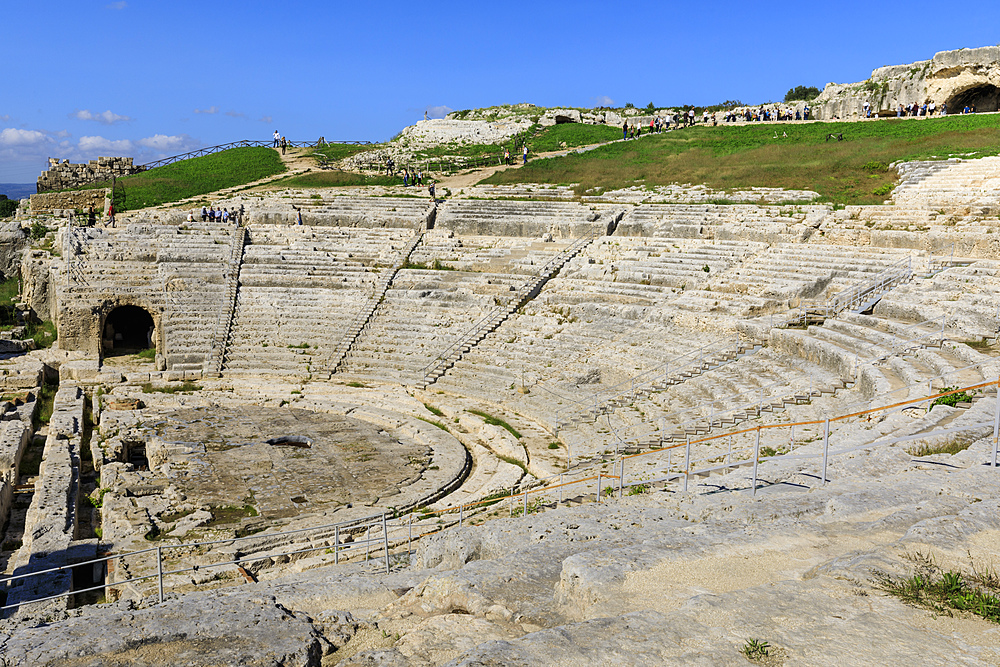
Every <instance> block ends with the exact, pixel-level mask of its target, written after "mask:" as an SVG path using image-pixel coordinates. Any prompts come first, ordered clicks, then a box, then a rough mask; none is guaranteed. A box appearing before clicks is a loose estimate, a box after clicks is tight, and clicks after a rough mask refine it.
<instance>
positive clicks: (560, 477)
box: [556, 474, 565, 507]
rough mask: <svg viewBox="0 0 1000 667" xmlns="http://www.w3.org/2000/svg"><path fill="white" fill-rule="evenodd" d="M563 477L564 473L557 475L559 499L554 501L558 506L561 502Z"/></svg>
mask: <svg viewBox="0 0 1000 667" xmlns="http://www.w3.org/2000/svg"><path fill="white" fill-rule="evenodd" d="M563 477H565V475H564V474H560V475H559V500H558V501H557V502H556V507H558V506H559V503H561V502H562V494H563V487H562V485H563Z"/></svg>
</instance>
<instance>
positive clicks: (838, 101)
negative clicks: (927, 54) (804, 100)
mask: <svg viewBox="0 0 1000 667" xmlns="http://www.w3.org/2000/svg"><path fill="white" fill-rule="evenodd" d="M927 101H934V102H935V103H936V104H937V108H938V112H939V113H940V109H941V105H942V104H947V105H948V113H949V114H952V113H961V112H962V109H963V108H964V107H965V106H966V105H967V104H969V105H975V106H976V110H977V111H997V108H998V104H1000V47H996V46H987V47H982V48H978V49H959V50H956V51H941V52H939V53H937V54H935V55H934V57H933V58H932V59H931V60H923V61H920V62H915V63H911V64H909V65H893V66H889V67H880V68H878V69H876V70H874V71H873V72H872V75H871V78H870V79H868V81H863V82H860V83H851V84H836V83H829V84H827V86H826V88H824V89H823V92H822V94H820V96H819V97H818V98H816V100H814V102H813V103H812V105H813V110H814V111H815V115H816V117H817V118H822V119H831V118H834V117H836V118H844V119H853V118H859V117H860V116H861V114H862V111H863V106H864V103H865V102H868V103H869V104H870V105H871V108H872V112H873V113H876V112H877V113H879V114H881V115H882V116H895V115H896V108H897V107H898V106H899V105H900V104H902V105H903V106H912V105H913V103H914V102H916V103H918V104H920V105H923V104H924V102H927Z"/></svg>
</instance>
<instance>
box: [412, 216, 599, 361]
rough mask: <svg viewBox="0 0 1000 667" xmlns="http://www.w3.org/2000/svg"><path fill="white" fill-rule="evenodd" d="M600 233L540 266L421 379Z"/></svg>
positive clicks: (441, 354)
mask: <svg viewBox="0 0 1000 667" xmlns="http://www.w3.org/2000/svg"><path fill="white" fill-rule="evenodd" d="M601 231H602V229H601V228H600V227H595V228H594V229H592V230H591V231H590V233H589V234H587V235H586V236H582V237H580V238H579V239H577V240H576V241H574V242H573V244H572V245H570V247H568V248H566V249H565V250H563V251H562V252H561V253H559V254H558V255H556V256H555V257H553V258H551V259H549V261H548V262H546V263H545V264H544V265H543V266H542V268H541V269H540V270H539V271H538V273H536V274H535V275H534V276H532V278H531V280H529V281H528V282H526V283H524V284H523V285H521V287H519V288H518V289H517V291H516V292H514V295H513V296H512V297H511V298H510V299H508V300H507V303H505V304H503V305H500V306H497V307H496V308H493V309H492V310H490V311H489V312H488V313H487V314H486V315H485V316H484V317H482V318H480V319H479V320H478V321H477V322H476V323H475V324H473V325H472V327H470V328H469V329H467V330H466V331H465V332H464V333H462V334H459V336H458V337H457V338H456V339H455V340H454V342H452V344H451V345H449V346H448V347H447V348H446V349H445V350H444V351H443V352H441V353H440V354H438V355H437V356H436V357H435V358H434V359H433V360H432V361H431V362H430V363H429V364H427V365H426V366H424V367H423V368H422V369H421V370H420V374H421V375H422V376H423V378H424V379H427V377H428V376H429V375H430V374H431V373H433V372H434V371H435V370H437V368H438V367H439V366H440V365H441V364H443V363H447V361H448V358H449V357H450V356H451V355H452V354H453V353H454V352H455V351H456V350H459V349H461V347H462V346H463V345H465V344H466V343H467V342H468V341H470V340H472V339H473V338H475V337H476V336H478V335H479V334H480V333H482V332H483V331H485V330H487V329H488V328H490V326H491V325H492V324H493V321H494V320H496V319H497V318H499V317H502V313H503V312H504V311H507V312H508V313H509V312H511V311H512V310H516V309H517V308H518V307H520V305H521V303H522V302H523V301H524V299H525V298H527V295H528V294H530V293H531V291H532V290H534V289H535V288H537V287H538V283H539V282H540V281H542V280H545V279H547V278H548V277H549V275H550V273H552V272H553V271H554V267H556V265H559V266H562V264H565V263H566V262H567V261H568V260H569V259H570V258H571V257H572V256H573V255H575V254H576V253H577V252H579V251H580V249H581V248H583V247H584V246H585V245H586V244H587V243H590V242H591V241H593V240H594V239H595V238H596V237H597V236H598V235H599V234H600V233H601ZM511 304H515V305H514V308H513V309H512V308H511Z"/></svg>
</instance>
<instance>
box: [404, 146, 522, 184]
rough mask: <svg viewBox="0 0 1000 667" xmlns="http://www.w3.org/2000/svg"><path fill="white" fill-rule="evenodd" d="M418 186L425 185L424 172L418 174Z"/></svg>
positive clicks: (508, 152)
mask: <svg viewBox="0 0 1000 667" xmlns="http://www.w3.org/2000/svg"><path fill="white" fill-rule="evenodd" d="M507 155H508V156H509V155H510V151H507ZM416 184H417V185H423V184H424V172H422V171H418V172H417V183H416Z"/></svg>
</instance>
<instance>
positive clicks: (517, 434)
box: [468, 410, 521, 440]
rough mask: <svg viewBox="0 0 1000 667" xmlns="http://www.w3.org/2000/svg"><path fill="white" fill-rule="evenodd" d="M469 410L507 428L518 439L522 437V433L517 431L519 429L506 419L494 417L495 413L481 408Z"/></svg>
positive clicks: (495, 424)
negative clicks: (492, 413) (483, 410)
mask: <svg viewBox="0 0 1000 667" xmlns="http://www.w3.org/2000/svg"><path fill="white" fill-rule="evenodd" d="M468 412H471V413H472V414H474V415H478V416H479V417H482V418H483V421H484V422H486V423H487V424H489V425H491V426H499V427H500V428H504V429H507V431H508V432H509V433H510V434H511V435H512V436H514V437H515V438H517V439H518V440H520V439H521V434H520V433H518V432H517V429H515V428H514V427H513V426H511V425H510V424H508V423H507V422H505V421H504V420H502V419H499V418H497V417H494V416H493V415H491V414H489V413H486V412H482V411H481V410H469V411H468Z"/></svg>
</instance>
